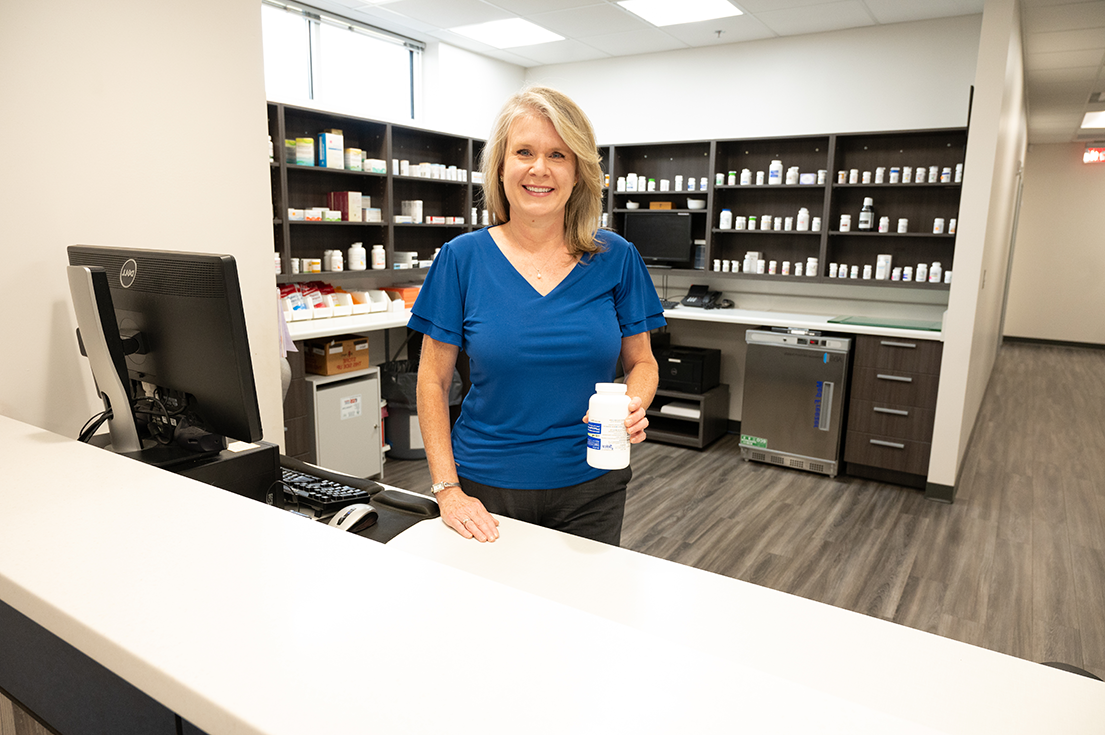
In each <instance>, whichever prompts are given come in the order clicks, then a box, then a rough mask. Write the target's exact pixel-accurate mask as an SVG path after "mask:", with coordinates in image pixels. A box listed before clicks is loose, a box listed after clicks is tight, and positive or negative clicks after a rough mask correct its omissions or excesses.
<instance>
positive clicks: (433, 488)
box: [430, 482, 460, 495]
mask: <svg viewBox="0 0 1105 735" xmlns="http://www.w3.org/2000/svg"><path fill="white" fill-rule="evenodd" d="M447 487H460V483H459V482H435V483H434V484H433V485H430V492H431V493H433V494H434V495H437V494H438V493H439V492H441V491H442V490H444V489H445V488H447Z"/></svg>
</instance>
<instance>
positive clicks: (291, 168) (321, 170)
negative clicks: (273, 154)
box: [277, 163, 387, 179]
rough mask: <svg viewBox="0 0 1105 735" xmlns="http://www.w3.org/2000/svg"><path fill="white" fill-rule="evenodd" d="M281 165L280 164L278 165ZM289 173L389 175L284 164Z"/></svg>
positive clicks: (384, 176) (383, 176) (385, 175)
mask: <svg viewBox="0 0 1105 735" xmlns="http://www.w3.org/2000/svg"><path fill="white" fill-rule="evenodd" d="M277 165H279V164H277ZM284 165H285V166H286V167H287V169H288V170H289V171H315V172H317V173H326V174H339V175H346V176H370V177H376V178H381V179H383V178H387V174H381V173H376V172H373V171H350V170H348V169H344V168H325V167H323V166H300V165H298V164H295V163H287V164H284Z"/></svg>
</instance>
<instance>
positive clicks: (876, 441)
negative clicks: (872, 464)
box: [868, 439, 905, 449]
mask: <svg viewBox="0 0 1105 735" xmlns="http://www.w3.org/2000/svg"><path fill="white" fill-rule="evenodd" d="M868 441H869V442H871V443H872V444H877V445H878V446H880V447H890V448H891V449H905V444H899V443H898V442H884V441H883V440H882V439H868Z"/></svg>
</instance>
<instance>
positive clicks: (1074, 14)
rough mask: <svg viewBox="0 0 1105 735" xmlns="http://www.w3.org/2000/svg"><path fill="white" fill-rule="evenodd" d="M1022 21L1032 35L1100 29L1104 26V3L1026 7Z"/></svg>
mask: <svg viewBox="0 0 1105 735" xmlns="http://www.w3.org/2000/svg"><path fill="white" fill-rule="evenodd" d="M1024 21H1025V24H1026V26H1027V27H1029V28H1031V29H1032V32H1033V33H1047V32H1049V31H1072V30H1078V29H1080V28H1100V27H1103V26H1105V2H1089V3H1071V2H1067V3H1065V4H1063V5H1053V6H1050V7H1026V8H1025V9H1024Z"/></svg>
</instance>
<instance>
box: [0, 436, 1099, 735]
mask: <svg viewBox="0 0 1105 735" xmlns="http://www.w3.org/2000/svg"><path fill="white" fill-rule="evenodd" d="M0 460H2V466H3V467H4V471H5V480H4V483H3V484H2V485H0V507H2V508H3V513H0V599H3V600H4V601H5V602H7V603H8V604H9V605H11V606H12V607H14V608H15V609H17V610H19V611H20V612H22V613H23V614H24V615H27V616H28V617H30V618H31V619H32V620H34V621H35V622H37V623H38V624H39V625H42V626H43V627H45V628H46V629H47V630H50V631H51V632H53V633H54V634H55V635H58V636H60V637H61V638H63V639H64V640H66V641H68V642H69V643H70V644H71V645H73V646H75V647H76V648H78V649H79V650H81V651H83V652H84V653H85V654H87V655H89V656H91V657H92V658H94V659H95V660H97V661H99V662H100V663H102V664H103V665H104V666H106V667H107V668H108V669H110V670H112V671H114V672H115V673H116V674H118V675H120V676H122V677H123V678H124V679H126V680H128V681H130V682H132V683H133V684H135V685H136V686H138V687H139V688H140V689H142V690H143V691H145V692H146V693H147V694H149V695H150V696H152V697H153V698H155V699H157V700H158V701H160V702H162V703H163V704H165V705H166V706H167V707H169V708H170V709H172V710H174V711H176V712H177V713H179V714H180V715H181V716H183V717H185V718H186V719H188V720H190V721H191V722H193V723H195V724H196V725H197V726H199V727H201V728H203V729H204V730H206V731H208V732H211V733H229V732H234V733H268V734H273V735H277V734H283V733H288V734H289V735H291V734H292V733H294V734H296V735H300V734H301V733H304V732H326V733H352V732H365V731H368V730H372V731H378V732H388V733H397V732H429V731H442V732H444V731H446V730H447V731H449V732H460V733H465V732H473V733H475V732H479V733H487V732H512V733H516V732H527V733H541V732H550V733H552V732H556V733H563V732H603V733H608V732H646V733H647V732H657V733H659V732H664V733H668V732H676V731H680V732H716V731H721V730H724V731H734V729H737V730H741V731H749V732H764V733H792V732H793V733H797V732H802V733H806V732H810V731H814V730H816V731H819V732H841V733H843V732H848V733H886V732H894V733H931V732H935V731H944V732H968V731H970V732H973V733H988V732H993V733H997V732H1001V733H1002V734H1003V735H1008V733H1017V732H1025V733H1027V732H1033V733H1036V732H1041V731H1046V730H1045V729H1043V728H1041V727H1039V726H1038V725H1039V723H1040V722H1043V721H1044V720H1043V719H1041V718H1042V715H1038V716H1036V717H1033V716H1032V711H1033V709H1034V707H1036V706H1039V707H1040V708H1041V709H1043V708H1044V703H1045V702H1046V703H1047V707H1046V709H1047V713H1046V714H1047V717H1046V722H1047V724H1048V725H1049V728H1048V729H1049V730H1050V731H1051V732H1064V733H1081V732H1086V733H1089V732H1095V733H1096V732H1099V730H1100V727H1099V726H1100V723H1101V722H1102V721H1105V689H1103V686H1105V685H1102V684H1100V683H1098V682H1092V681H1090V680H1085V679H1081V678H1079V677H1076V676H1073V675H1070V674H1067V673H1065V672H1060V671H1054V670H1051V669H1046V668H1044V667H1036V666H1034V665H1031V664H1027V663H1025V662H1020V661H1016V660H1014V659H1009V658H1007V657H1003V656H999V655H997V654H990V653H987V652H979V651H978V650H977V649H971V648H969V647H965V646H959V645H958V644H951V643H950V642H945V641H942V640H941V639H936V638H932V637H928V636H924V634H920V633H916V632H914V631H910V630H908V629H905V628H898V627H897V626H888V625H887V624H885V623H881V622H879V621H875V620H869V619H865V618H859V619H858V620H855V619H851V618H848V616H847V615H845V614H843V613H842V612H841V611H836V610H833V609H832V608H827V607H825V606H821V605H816V604H814V603H809V602H807V601H804V600H800V599H798V598H791V597H788V596H785V595H783V596H780V595H777V594H776V593H770V592H769V591H762V590H759V588H754V587H751V586H750V585H742V584H741V583H739V582H735V581H733V580H726V579H725V578H721V577H716V578H715V577H713V576H712V575H705V574H704V573H700V572H696V571H695V570H692V569H689V568H686V567H681V566H678V565H675V564H669V563H667V562H661V561H659V560H652V559H648V558H647V557H642V556H640V555H636V554H632V553H631V552H623V551H619V550H616V549H608V548H607V547H597V545H593V544H592V545H589V544H587V543H586V542H580V541H579V540H577V539H573V538H571V537H565V536H563V535H561V534H556V533H553V532H548V531H542V530H541V529H532V532H531V531H524V530H523V529H529V527H524V526H522V525H521V524H514V523H510V522H507V521H504V533H503V539H502V540H501V541H500V542H499V543H497V544H495V545H493V546H487V547H477V546H475V545H463V544H460V545H458V544H457V543H456V542H457V541H460V539H455V540H454V539H453V538H452V537H451V536H450V535H449V533H451V532H449V531H447V529H444V528H443V527H442V526H441V524H440V522H439V521H431V522H428V523H424V524H420V525H419V526H418V527H416V529H412V531H411V532H408V533H406V534H403V535H402V536H401V537H400V539H397V541H400V542H399V543H395V544H394V545H388V546H381V545H379V544H375V543H371V542H367V541H365V540H364V539H361V538H359V537H356V536H353V535H351V534H346V533H342V532H339V531H336V530H334V529H332V528H329V527H327V526H324V525H321V524H317V523H312V522H310V521H306V520H304V519H302V518H298V517H296V516H294V515H292V514H290V513H285V512H283V511H279V510H277V509H274V508H271V507H267V506H264V505H261V504H259V503H256V502H253V501H250V500H247V499H245V498H242V497H240V496H237V495H234V494H232V493H227V492H224V491H220V490H218V489H216V488H213V487H209V486H206V485H203V484H200V483H197V482H194V481H192V480H189V479H187V478H182V477H178V476H176V475H172V474H169V473H166V472H163V471H160V470H157V469H155V468H152V467H147V466H145V465H143V464H141V463H139V462H134V461H131V460H127V459H124V458H121V457H117V456H114V455H111V454H110V453H108V452H105V451H103V450H100V449H96V448H94V447H90V446H87V445H83V444H79V443H77V442H75V441H72V440H70V439H66V438H63V437H60V436H58V435H55V434H52V433H49V432H46V431H43V430H41V429H38V428H35V427H32V426H29V425H26V424H23V423H20V422H17V421H14V420H11V419H8V418H3V417H0ZM28 488H33V491H32V492H28ZM581 543H582V546H580V544H581ZM546 554H553V555H554V556H548V557H546V556H545V555H546ZM443 557H448V558H450V561H449V563H442V561H441V558H443ZM558 559H559V561H558ZM561 562H562V563H563V564H561ZM590 564H596V565H599V566H598V569H601V570H605V571H601V572H596V573H593V574H590V575H578V570H579V569H580V568H581V565H584V566H587V565H590ZM458 566H459V567H461V568H457V567H458ZM496 570H498V571H496ZM503 570H506V571H505V572H504V571H503ZM500 574H505V576H503V577H499V578H498V579H496V577H497V576H499V575H500ZM576 576H579V578H580V580H581V583H582V584H583V587H580V586H579V585H578V584H575V583H574V582H573V581H572V578H573V577H576ZM595 585H601V586H603V587H605V588H606V589H605V590H601V589H600V590H595V589H594V587H595ZM600 593H603V594H600ZM592 598H593V600H592ZM581 600H584V601H586V600H592V601H591V602H588V603H587V604H582V603H581ZM673 603H678V604H673ZM857 617H858V616H857ZM316 621H326V624H327V626H328V627H327V630H328V633H327V634H326V635H324V636H320V635H318V634H317V633H315V632H314V631H315V628H314V626H315V624H316ZM672 623H677V624H678V625H680V626H683V627H688V628H693V629H695V630H687V631H675V630H670V629H669V628H668V626H670V625H671V624H672ZM810 629H812V630H820V631H825V632H827V633H829V634H831V635H832V636H837V637H841V636H842V637H843V638H844V639H845V640H846V641H853V642H855V643H856V644H857V645H858V644H859V643H860V642H861V641H862V639H863V637H864V636H866V635H873V636H875V637H876V639H877V640H878V642H880V643H881V644H884V645H885V646H887V647H889V648H888V650H886V651H884V652H883V655H881V656H879V657H874V658H871V659H866V658H865V657H866V656H868V655H869V653H870V648H871V647H870V646H866V647H865V646H859V647H858V648H856V649H855V651H856V652H855V653H851V654H850V655H849V656H846V657H844V660H827V658H828V659H831V658H832V656H826V654H824V653H823V652H822V651H821V650H820V648H819V646H820V643H821V642H819V641H816V640H814V641H813V645H812V647H811V648H809V649H806V648H805V647H804V646H805V643H806V641H809V640H811V639H810V638H809V636H808V634H806V633H803V632H802V631H803V630H810ZM366 631H367V632H366ZM922 639H923V640H924V641H927V642H925V643H920V642H917V641H918V640H922ZM711 641H713V643H711ZM834 645H835V644H834ZM929 646H931V647H932V648H931V651H928V650H927V649H928V647H929ZM830 650H831V647H830ZM979 656H982V657H984V658H985V659H986V660H985V662H984V663H985V665H980V664H978V663H976V658H977V657H979ZM772 658H774V659H775V663H774V664H772V665H767V664H766V663H765V662H770V660H771V659H772ZM850 659H851V660H850ZM961 666H963V667H966V669H965V671H966V672H967V673H968V674H970V673H977V674H980V675H981V674H985V676H982V677H981V678H980V679H978V680H971V681H966V679H967V678H968V676H967V674H964V673H962V672H957V671H956V670H955V669H957V668H958V667H961ZM791 667H793V668H794V669H803V670H806V672H807V673H806V674H805V675H804V676H805V680H803V679H802V678H801V677H794V676H789V675H787V671H786V669H788V668H791ZM873 669H877V670H878V671H877V672H876V671H873ZM876 674H877V675H876ZM922 674H923V675H924V676H927V677H929V681H930V682H931V686H930V687H929V688H928V690H927V691H926V690H916V691H914V692H912V693H911V695H910V696H908V697H907V696H905V695H903V694H899V695H897V696H896V697H893V698H891V699H890V700H888V704H886V705H885V706H871V705H870V704H869V703H867V702H864V701H861V700H863V697H860V698H856V697H848V696H842V695H841V694H840V693H839V692H837V691H834V690H840V691H844V692H846V691H847V689H848V687H849V682H850V683H851V685H853V686H855V687H865V688H866V687H869V686H874V685H875V684H877V683H878V681H877V680H878V679H879V678H880V677H885V678H887V679H897V680H899V681H901V682H903V683H909V684H912V683H914V682H915V681H917V680H918V679H919V678H922ZM948 682H952V683H954V684H955V685H956V686H959V685H960V684H962V685H963V686H964V687H965V688H967V689H969V690H970V692H971V693H972V694H973V695H974V696H975V697H976V700H975V701H976V702H977V703H978V704H977V706H975V707H974V708H973V710H972V709H971V708H968V707H966V705H965V704H963V703H964V702H967V701H969V698H968V697H967V696H966V695H964V696H963V697H960V698H958V699H956V700H955V702H956V703H957V704H956V705H954V706H948V705H943V704H942V702H943V701H944V699H943V697H945V696H946V695H947V692H946V691H945V690H946V689H947V687H948ZM891 688H892V687H890V686H889V684H887V683H885V682H884V683H883V684H882V685H881V689H882V690H890V689H891ZM869 699H870V698H869ZM999 699H1000V700H1001V707H992V706H991V704H992V703H993V702H996V701H998V700H999ZM345 703H348V704H345ZM934 711H935V712H937V713H941V712H942V713H944V714H945V715H946V717H945V718H941V717H940V716H938V715H934V714H933V712H934ZM960 722H966V723H969V724H970V725H971V727H970V728H969V729H964V728H963V727H960V726H959V725H958V724H957V723H960ZM976 724H977V726H976Z"/></svg>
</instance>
